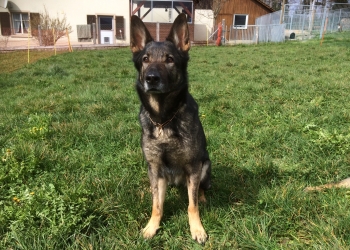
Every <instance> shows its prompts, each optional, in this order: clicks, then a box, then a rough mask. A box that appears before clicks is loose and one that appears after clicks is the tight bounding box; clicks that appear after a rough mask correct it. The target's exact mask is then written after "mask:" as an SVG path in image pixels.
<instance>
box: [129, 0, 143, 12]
mask: <svg viewBox="0 0 350 250" xmlns="http://www.w3.org/2000/svg"><path fill="white" fill-rule="evenodd" d="M145 2H146V1H142V2H141V3H139V4H138V5H137V7H136V9H134V10H133V12H132V14H131V15H132V16H133V15H135V13H136V12H137V11H138V10H139V9H141V7H142V6H143V5H144V4H145Z"/></svg>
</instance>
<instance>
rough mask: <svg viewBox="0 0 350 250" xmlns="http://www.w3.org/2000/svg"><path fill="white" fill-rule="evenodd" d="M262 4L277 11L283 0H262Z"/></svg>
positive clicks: (286, 0) (286, 1) (286, 2)
mask: <svg viewBox="0 0 350 250" xmlns="http://www.w3.org/2000/svg"><path fill="white" fill-rule="evenodd" d="M263 2H264V3H266V4H267V5H269V6H270V7H271V8H273V9H274V10H276V11H277V10H280V9H281V8H282V3H283V0H263ZM285 4H288V0H285Z"/></svg>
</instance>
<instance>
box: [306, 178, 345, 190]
mask: <svg viewBox="0 0 350 250" xmlns="http://www.w3.org/2000/svg"><path fill="white" fill-rule="evenodd" d="M329 188H350V177H349V178H346V179H344V180H342V181H341V182H337V183H328V184H325V185H321V186H315V187H307V188H305V189H304V191H305V192H311V191H322V190H324V189H329Z"/></svg>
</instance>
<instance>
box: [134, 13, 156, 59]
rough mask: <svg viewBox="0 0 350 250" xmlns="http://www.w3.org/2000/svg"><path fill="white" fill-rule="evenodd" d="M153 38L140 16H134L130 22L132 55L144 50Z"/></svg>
mask: <svg viewBox="0 0 350 250" xmlns="http://www.w3.org/2000/svg"><path fill="white" fill-rule="evenodd" d="M152 41H153V38H152V36H151V34H150V33H149V31H148V29H147V28H146V26H145V24H144V23H143V22H142V21H141V19H140V18H139V17H138V16H132V17H131V20H130V48H131V51H132V53H136V52H139V51H141V50H143V48H144V47H145V46H146V44H147V43H149V42H152Z"/></svg>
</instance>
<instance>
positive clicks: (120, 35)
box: [115, 16, 125, 40]
mask: <svg viewBox="0 0 350 250" xmlns="http://www.w3.org/2000/svg"><path fill="white" fill-rule="evenodd" d="M115 28H116V38H117V40H124V39H125V33H124V31H125V28H124V17H123V16H116V17H115Z"/></svg>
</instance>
